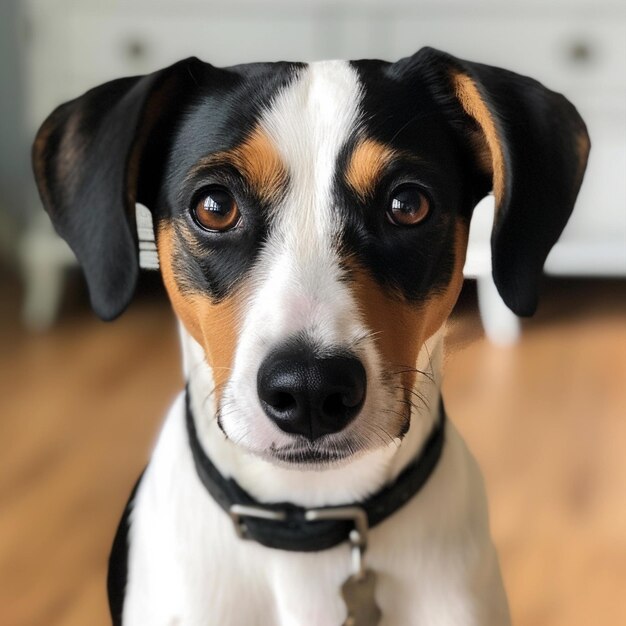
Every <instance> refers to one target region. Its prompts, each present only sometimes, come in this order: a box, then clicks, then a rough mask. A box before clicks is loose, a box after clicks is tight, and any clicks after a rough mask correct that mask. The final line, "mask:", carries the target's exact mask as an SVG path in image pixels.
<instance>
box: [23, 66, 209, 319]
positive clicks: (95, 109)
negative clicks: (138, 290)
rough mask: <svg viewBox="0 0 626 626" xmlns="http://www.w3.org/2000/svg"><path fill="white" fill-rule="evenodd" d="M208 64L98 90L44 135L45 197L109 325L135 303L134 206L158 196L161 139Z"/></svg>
mask: <svg viewBox="0 0 626 626" xmlns="http://www.w3.org/2000/svg"><path fill="white" fill-rule="evenodd" d="M202 66H205V64H203V63H202V62H200V61H198V60H197V59H193V58H191V59H186V60H184V61H180V62H179V63H176V64H175V65H172V66H170V67H168V68H166V69H164V70H161V71H159V72H155V73H153V74H148V75H146V76H136V77H132V78H121V79H119V80H114V81H112V82H109V83H106V84H104V85H101V86H99V87H96V88H95V89H92V90H90V91H88V92H87V93H85V94H84V95H83V96H81V97H80V98H77V99H75V100H72V101H70V102H67V103H65V104H63V105H61V106H60V107H58V108H57V109H56V110H55V111H54V112H53V113H52V114H51V115H50V116H49V117H48V119H47V120H46V121H45V122H44V123H43V125H42V126H41V128H40V129H39V132H38V133H37V137H36V139H35V142H34V145H33V154H32V158H33V170H34V172H35V178H36V180H37V185H38V187H39V193H40V195H41V199H42V201H43V204H44V207H45V209H46V211H47V212H48V213H49V215H50V218H51V220H52V222H53V224H54V227H55V228H56V230H57V232H58V233H59V234H60V235H61V236H62V237H63V238H64V239H65V240H66V241H67V242H68V243H69V245H70V247H71V248H72V249H73V251H74V253H75V254H76V257H77V258H78V261H79V262H80V264H81V266H82V268H83V271H84V273H85V277H86V279H87V284H88V287H89V294H90V298H91V304H92V306H93V309H94V311H95V312H96V313H97V314H98V315H99V316H100V317H101V318H102V319H105V320H110V319H113V318H115V317H117V316H118V315H119V314H120V313H122V312H123V311H124V309H125V308H126V307H127V306H128V304H129V302H130V300H131V298H132V295H133V292H134V290H135V285H136V283H137V278H138V274H139V264H138V252H137V244H136V229H135V217H134V216H135V211H134V209H135V202H139V201H141V202H144V203H146V202H147V201H150V199H151V196H153V195H154V193H155V189H154V187H156V185H157V183H158V175H157V176H156V178H155V176H154V175H156V172H148V171H146V169H147V168H151V169H153V170H154V169H155V168H157V167H158V163H159V155H158V154H155V153H154V149H153V147H154V146H155V145H156V146H158V148H157V151H158V150H159V149H163V148H164V145H165V144H166V141H165V140H164V139H163V138H162V137H158V138H157V140H156V141H155V137H154V136H155V134H159V133H163V132H165V129H164V127H165V125H164V124H163V122H164V120H165V119H168V118H171V117H172V115H175V114H177V111H178V110H179V109H180V107H181V106H182V102H183V101H184V98H185V97H187V96H188V95H189V94H190V92H191V91H192V90H193V89H194V87H195V85H196V82H195V80H194V71H196V70H197V71H198V72H200V71H201V68H202ZM147 146H150V150H149V152H150V158H144V151H146V147H147ZM142 181H149V182H148V183H144V182H142Z"/></svg>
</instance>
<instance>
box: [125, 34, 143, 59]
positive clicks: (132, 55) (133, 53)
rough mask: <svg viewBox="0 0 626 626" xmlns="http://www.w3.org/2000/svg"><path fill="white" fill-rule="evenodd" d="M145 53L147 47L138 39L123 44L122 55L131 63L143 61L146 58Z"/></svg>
mask: <svg viewBox="0 0 626 626" xmlns="http://www.w3.org/2000/svg"><path fill="white" fill-rule="evenodd" d="M147 51H148V47H147V46H146V44H145V43H144V42H143V41H141V40H140V39H130V40H128V41H127V42H126V43H125V44H124V53H125V54H126V56H127V57H128V58H129V59H132V60H133V61H139V60H141V59H143V58H144V57H145V56H146V54H147Z"/></svg>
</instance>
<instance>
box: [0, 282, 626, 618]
mask: <svg viewBox="0 0 626 626" xmlns="http://www.w3.org/2000/svg"><path fill="white" fill-rule="evenodd" d="M0 280H2V281H3V282H2V286H1V288H0V346H1V348H0V407H1V408H0V624H2V625H3V626H5V625H6V626H79V625H80V626H85V625H89V626H104V625H106V624H109V621H108V613H107V608H106V598H105V581H104V577H105V566H106V558H107V554H108V550H109V546H110V543H111V540H112V536H113V533H114V530H115V526H116V524H117V521H118V519H119V516H120V514H121V511H122V509H123V507H124V504H125V501H126V497H127V495H128V493H129V491H130V489H131V487H132V484H133V482H134V481H135V479H136V477H137V475H138V474H139V472H140V470H141V468H142V467H143V465H144V463H145V462H146V459H147V457H148V454H149V451H150V447H151V445H152V442H153V440H154V437H155V433H156V431H157V429H158V427H159V424H160V422H161V419H162V416H163V414H164V411H165V409H166V407H167V404H168V402H169V401H170V400H171V399H172V398H173V396H174V394H175V392H176V391H177V390H178V389H179V388H180V386H181V384H182V382H181V378H180V373H179V358H178V348H177V340H176V333H175V325H174V322H173V319H172V317H171V315H170V313H169V310H168V307H167V305H165V304H164V303H163V301H162V300H161V298H158V297H147V298H146V297H144V298H140V299H139V301H138V302H136V303H135V304H134V305H133V307H131V309H130V310H129V311H128V312H127V313H126V314H125V315H124V316H123V317H122V318H121V319H120V320H118V321H117V322H116V323H114V324H104V323H101V322H99V321H97V320H95V318H93V317H92V316H91V315H90V314H89V313H88V312H87V310H86V307H85V306H84V305H83V304H81V303H74V304H73V305H72V306H70V303H68V304H67V306H66V307H65V311H64V314H63V317H62V320H61V322H60V323H59V325H58V326H57V327H56V328H55V329H54V330H53V331H52V332H49V333H47V334H44V335H29V334H27V333H26V332H24V331H23V330H21V329H20V328H19V325H18V324H17V296H18V295H19V294H18V293H17V291H16V288H15V285H14V283H13V282H12V281H10V280H3V279H2V278H0ZM548 291H549V294H548V295H547V297H546V298H545V300H544V303H543V307H542V310H541V313H540V314H539V315H538V317H537V318H535V319H533V320H531V321H529V322H528V323H526V324H525V327H524V335H523V339H522V341H521V342H520V344H519V345H518V346H516V347H514V348H508V349H504V348H497V347H494V346H493V345H490V344H489V343H488V342H486V341H485V339H484V338H483V337H482V332H481V330H480V325H479V323H478V319H477V315H476V311H475V303H474V300H473V297H472V293H471V290H469V291H468V292H467V294H466V297H465V298H464V302H463V303H462V305H461V306H460V307H459V308H458V310H457V313H456V314H455V317H454V320H453V322H452V323H451V325H450V331H449V350H448V358H447V364H446V368H447V374H446V381H445V384H444V394H445V397H446V404H447V407H448V412H449V414H450V416H451V418H452V419H453V420H454V421H455V422H456V423H457V425H458V426H459V428H460V429H461V431H462V433H463V434H464V436H465V437H466V439H467V441H468V443H469V445H470V447H471V448H472V450H473V451H474V453H475V454H476V456H477V458H478V460H479V462H480V464H481V466H482V468H483V471H484V473H485V478H486V482H487V488H488V492H489V497H490V507H491V519H492V527H493V533H494V536H495V540H496V543H497V545H498V548H499V552H500V556H501V562H502V568H503V573H504V577H505V584H506V587H507V591H508V594H509V598H510V603H511V609H512V613H513V618H514V623H515V624H517V625H518V626H589V625H590V624H594V625H595V624H602V625H613V624H615V625H617V624H624V623H626V599H625V598H624V590H625V589H626V290H625V289H624V283H619V282H606V283H602V282H566V283H561V282H554V283H551V284H550V285H549V289H548Z"/></svg>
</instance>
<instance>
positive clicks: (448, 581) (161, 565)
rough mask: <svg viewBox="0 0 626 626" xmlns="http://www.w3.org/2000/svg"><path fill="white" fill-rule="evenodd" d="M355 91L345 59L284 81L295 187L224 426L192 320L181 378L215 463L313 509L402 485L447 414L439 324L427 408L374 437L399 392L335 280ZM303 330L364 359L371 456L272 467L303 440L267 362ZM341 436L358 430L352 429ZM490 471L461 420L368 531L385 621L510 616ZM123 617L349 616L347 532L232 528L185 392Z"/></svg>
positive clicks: (182, 622) (241, 349) (427, 350)
mask: <svg viewBox="0 0 626 626" xmlns="http://www.w3.org/2000/svg"><path fill="white" fill-rule="evenodd" d="M359 102H360V88H359V83H358V79H357V76H356V74H355V73H354V71H353V70H352V69H351V67H350V66H349V64H347V63H344V62H325V63H320V64H313V65H311V66H310V67H309V68H308V69H307V70H306V71H304V72H303V74H302V76H300V77H299V79H298V80H297V81H296V82H295V83H294V84H293V85H291V86H290V87H289V88H288V89H286V90H285V91H283V92H282V93H280V94H278V95H277V97H276V99H275V100H274V102H272V104H271V106H270V107H269V108H268V110H267V111H266V112H265V114H264V115H263V117H262V120H261V124H262V126H263V127H264V129H265V130H266V132H267V133H268V134H269V135H270V136H271V137H272V139H273V141H274V142H275V144H276V145H277V146H278V148H279V151H280V153H281V157H282V159H283V161H284V162H285V163H286V164H287V166H288V168H289V176H290V183H291V184H290V188H289V191H288V193H287V195H286V197H285V198H284V201H283V203H282V205H281V206H280V207H278V208H277V212H276V220H277V222H276V223H277V226H276V227H275V228H274V230H273V231H272V235H271V238H270V241H269V242H268V244H267V246H266V248H265V250H264V252H263V254H262V258H261V259H260V261H259V263H258V266H257V267H256V268H255V282H254V285H253V288H252V290H251V293H252V295H251V297H250V299H249V301H248V304H247V308H246V310H245V313H244V317H243V328H242V332H241V334H240V337H239V341H238V345H237V350H236V354H235V359H234V365H233V370H232V372H231V376H230V380H229V383H228V385H227V387H226V389H225V391H224V400H223V405H224V406H223V409H224V411H223V414H222V426H223V428H224V430H225V431H226V433H227V434H228V438H227V437H225V436H224V433H223V432H222V431H221V430H220V429H219V427H218V425H217V421H216V410H217V406H216V404H215V402H214V399H215V393H214V383H213V374H212V371H211V368H210V367H209V365H208V364H207V362H206V360H205V355H204V353H203V350H202V348H201V347H200V346H199V345H198V344H197V343H196V342H195V341H194V340H193V339H191V337H190V336H189V335H188V334H187V333H186V332H185V331H184V330H182V329H181V337H182V344H183V353H184V363H185V373H186V376H187V378H188V381H189V389H190V392H191V398H192V409H193V413H194V416H195V418H196V423H197V429H198V434H199V438H200V441H201V444H202V446H203V447H204V449H205V451H206V452H207V454H208V455H209V456H210V457H211V459H212V460H213V462H214V463H215V465H216V466H217V467H218V468H219V469H220V471H221V472H222V473H223V474H224V475H227V476H233V477H234V478H235V479H236V480H237V481H238V482H239V484H240V485H241V486H242V487H243V488H244V489H246V490H247V491H248V492H249V493H250V494H251V495H253V496H254V497H255V498H256V499H258V500H260V501H266V502H269V501H290V502H294V503H296V504H300V505H303V506H322V505H330V504H343V503H352V502H355V501H358V500H362V499H363V498H365V497H367V495H369V494H371V493H372V492H375V491H377V490H379V489H380V488H381V487H382V486H384V485H385V484H387V483H389V482H391V481H393V479H394V478H395V477H396V476H397V475H398V473H399V472H400V471H401V470H402V468H403V467H405V466H406V464H407V463H408V462H409V461H410V460H411V459H413V458H415V456H416V455H417V454H418V453H419V450H420V448H421V447H422V445H423V442H424V440H425V439H426V437H427V435H428V433H429V432H430V430H431V428H432V425H433V423H434V421H435V420H436V419H437V417H438V415H437V410H438V409H437V407H438V396H439V387H440V377H439V371H440V367H441V355H442V333H441V332H439V333H437V334H436V335H435V336H434V337H432V338H431V339H429V341H428V342H427V344H426V345H425V346H424V347H422V349H421V351H420V353H419V357H418V362H417V364H416V366H417V367H419V368H420V369H425V370H432V373H433V377H434V378H433V381H432V382H431V381H428V380H426V379H420V378H418V382H417V383H416V384H417V385H419V391H420V393H421V394H423V395H424V396H425V399H426V401H427V406H429V407H430V408H431V411H430V412H429V411H427V410H421V411H417V410H416V411H414V413H413V415H412V417H411V424H410V428H409V430H408V432H407V434H406V435H405V437H404V438H403V439H402V440H401V441H400V439H395V440H389V438H384V437H383V438H377V436H376V430H375V429H376V424H377V423H380V422H381V420H382V421H383V423H384V419H385V417H384V415H385V409H388V408H389V407H390V406H392V405H394V403H396V402H397V400H398V398H396V397H395V396H394V394H392V393H390V392H389V391H388V390H387V389H386V388H385V386H384V385H383V384H382V381H381V377H380V374H381V367H382V365H381V359H380V356H379V354H378V352H377V350H376V347H375V345H374V343H373V341H372V339H371V338H370V337H369V336H368V330H369V329H367V328H366V326H365V325H364V323H363V321H362V319H361V317H360V315H359V314H358V310H357V307H356V303H355V301H354V298H353V296H352V295H351V294H350V292H349V290H348V288H347V287H346V286H345V285H344V284H343V283H342V282H341V281H340V280H339V278H340V270H339V265H338V260H337V259H336V258H335V253H334V252H333V250H332V247H331V245H330V242H331V240H332V237H333V234H334V233H336V232H337V230H338V229H340V228H341V225H340V224H339V223H338V220H337V219H336V217H335V214H334V211H333V207H332V205H331V193H330V190H331V181H332V176H333V174H334V168H335V162H336V159H337V155H338V153H339V150H340V149H341V147H342V146H343V144H344V143H345V141H346V140H347V139H348V138H349V137H350V136H351V134H352V133H355V132H358V127H359ZM302 331H304V332H306V333H307V334H308V335H309V336H311V337H313V338H314V339H315V340H316V341H317V342H318V343H319V344H320V345H322V346H327V347H330V346H336V345H342V346H350V347H351V348H352V349H353V350H354V351H355V352H356V354H357V355H358V356H359V357H360V358H361V360H362V361H363V362H364V364H365V367H366V371H367V375H368V391H367V400H366V402H365V405H364V407H363V409H362V412H361V414H360V415H359V416H358V417H357V418H356V419H355V420H354V422H353V423H352V424H350V425H349V426H348V427H347V429H346V433H343V434H341V435H338V436H337V437H344V438H352V439H351V440H352V441H354V442H355V446H356V447H357V448H358V454H355V455H354V457H351V458H350V459H348V460H347V462H345V463H342V464H335V465H333V466H329V467H326V468H324V469H320V468H317V469H314V468H309V469H307V468H303V467H299V468H294V467H288V466H286V465H277V464H275V463H273V462H271V461H270V460H268V458H267V455H265V454H264V452H265V451H266V450H267V448H268V446H269V445H270V444H272V443H273V444H277V445H281V444H282V443H288V442H290V441H291V440H292V438H291V437H290V436H289V435H287V434H285V433H283V432H282V431H280V430H279V429H278V428H277V427H276V426H274V425H273V424H272V423H271V422H270V420H269V419H267V417H265V416H264V414H263V412H262V410H261V407H260V405H259V403H258V400H257V396H256V373H257V370H258V367H259V365H260V364H261V362H262V360H263V358H264V357H265V356H266V355H267V353H268V352H269V351H270V350H271V349H272V348H273V347H274V346H275V345H277V343H280V341H281V340H283V339H285V338H288V337H289V336H292V335H293V334H294V333H297V332H302ZM344 441H345V439H344ZM486 511H487V509H486V500H485V495H484V489H483V485H482V480H481V477H480V472H479V470H478V468H477V466H476V463H475V462H474V460H473V459H472V457H471V455H470V454H469V452H468V451H467V449H466V447H465V445H464V444H463V442H462V440H461V439H460V438H459V436H458V434H457V432H456V430H455V429H454V427H453V426H452V424H448V426H447V434H446V443H445V447H444V452H443V455H442V458H441V461H440V463H439V465H438V466H437V468H436V470H435V472H434V474H433V475H432V476H431V478H430V479H429V481H428V482H427V484H426V486H425V487H424V488H423V489H422V491H421V492H420V493H419V494H418V495H417V496H416V497H415V498H413V499H412V500H411V501H410V502H409V503H408V504H407V505H406V506H405V507H404V508H403V509H401V510H400V511H399V512H398V513H396V514H395V515H393V516H392V517H391V518H390V519H388V520H386V521H385V522H384V523H383V524H381V525H380V526H378V527H376V528H375V529H373V530H372V533H371V537H370V548H369V550H368V554H367V558H368V563H369V565H370V567H371V568H372V569H374V570H375V571H376V573H377V575H378V584H377V588H376V598H377V601H378V604H379V605H380V607H381V609H382V612H383V622H382V624H384V625H387V626H410V625H412V624H416V625H418V624H419V625H422V624H428V626H452V625H459V626H461V625H462V626H503V625H506V624H508V623H509V620H508V613H507V607H506V600H505V596H504V592H503V588H502V583H501V580H500V573H499V568H498V562H497V558H496V554H495V550H494V548H493V546H492V543H491V539H490V535H489V525H488V519H487V512H486ZM129 539H130V550H129V578H128V586H127V594H126V600H125V606H124V624H125V626H174V625H178V626H209V625H212V624H219V625H233V626H237V625H240V624H241V625H242V626H243V625H246V626H250V625H254V624H258V625H259V626H269V625H276V626H337V625H338V624H340V623H342V621H343V620H344V619H345V617H346V615H345V607H344V605H343V602H342V600H341V597H340V592H339V590H340V587H341V584H342V583H343V582H344V580H345V579H346V578H347V577H348V575H349V574H350V555H349V548H348V546H347V545H341V546H339V547H336V548H334V549H331V550H326V551H323V552H318V553H311V554H304V553H290V552H283V551H279V550H271V549H267V548H264V547H262V546H260V545H257V544H255V543H253V542H248V541H243V540H240V539H238V538H237V537H236V535H235V532H234V529H233V526H232V523H231V521H230V519H229V517H228V516H227V515H226V514H225V513H224V512H223V511H222V510H221V509H220V508H219V507H218V506H217V505H216V504H215V502H214V501H213V500H212V499H211V497H210V496H209V495H208V493H207V492H206V490H205V488H204V487H203V486H202V484H201V483H200V481H199V479H198V477H197V475H196V473H195V469H194V467H193V461H192V458H191V453H190V450H189V445H188V442H187V436H186V430H185V419H184V401H183V398H182V396H181V397H179V398H178V399H177V400H176V402H175V403H174V406H173V407H172V409H171V411H170V413H169V415H168V417H167V420H166V423H165V426H164V428H163V431H162V433H161V435H160V437H159V440H158V444H157V446H156V449H155V451H154V454H153V456H152V460H151V462H150V465H149V467H148V469H147V471H146V473H145V475H144V478H143V480H142V482H141V485H140V487H139V490H138V492H137V496H136V501H135V506H134V510H133V513H132V516H131V528H130V534H129Z"/></svg>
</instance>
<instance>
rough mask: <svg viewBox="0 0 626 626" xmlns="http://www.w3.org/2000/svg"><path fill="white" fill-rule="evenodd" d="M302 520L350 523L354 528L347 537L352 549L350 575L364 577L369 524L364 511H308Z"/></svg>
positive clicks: (333, 509)
mask: <svg viewBox="0 0 626 626" xmlns="http://www.w3.org/2000/svg"><path fill="white" fill-rule="evenodd" d="M304 518H305V519H306V520H307V521H309V522H315V521H321V520H341V519H345V520H350V521H352V522H353V524H354V528H353V529H352V530H351V531H350V534H349V535H348V539H349V540H350V546H351V548H352V573H353V575H354V576H355V577H356V578H357V579H361V578H363V577H364V576H365V570H366V568H365V551H366V550H367V540H368V532H369V523H368V521H367V513H366V512H365V510H364V509H362V508H361V507H359V506H343V507H336V508H332V507H331V508H328V509H310V510H308V511H307V512H306V513H305V514H304Z"/></svg>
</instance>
